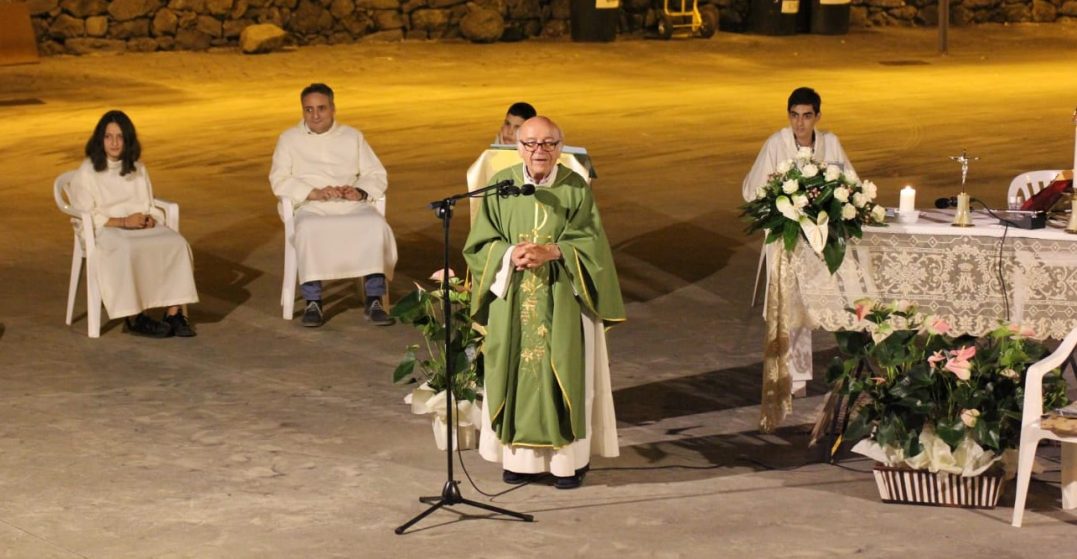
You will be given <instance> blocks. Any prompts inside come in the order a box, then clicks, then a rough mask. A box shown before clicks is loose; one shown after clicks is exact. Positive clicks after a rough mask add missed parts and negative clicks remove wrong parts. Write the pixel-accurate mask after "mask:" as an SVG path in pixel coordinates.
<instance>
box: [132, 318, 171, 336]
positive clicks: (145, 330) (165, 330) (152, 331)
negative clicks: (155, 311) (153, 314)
mask: <svg viewBox="0 0 1077 559" xmlns="http://www.w3.org/2000/svg"><path fill="white" fill-rule="evenodd" d="M123 331H124V332H127V333H130V334H134V335H136V336H145V337H147V338H167V337H169V336H171V335H172V327H171V326H169V325H168V324H165V323H164V322H158V321H156V320H154V319H152V318H150V317H148V316H146V314H145V313H138V314H136V315H135V316H134V318H131V317H130V316H129V317H127V318H125V319H123Z"/></svg>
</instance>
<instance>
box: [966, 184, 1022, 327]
mask: <svg viewBox="0 0 1077 559" xmlns="http://www.w3.org/2000/svg"><path fill="white" fill-rule="evenodd" d="M970 200H971V201H972V202H976V203H977V204H979V205H981V206H983V209H984V211H985V212H987V215H989V216H991V217H993V218H995V219H997V220H999V221H1000V222H1002V224H1003V226H1004V227H1003V229H1002V238H1001V239H1000V240H999V242H998V262H997V266H996V269H995V272H996V273H997V275H998V285H999V290H1000V291H1001V294H1002V305H1003V308H1004V309H1005V315H1004V316H1005V317H1006V322H1009V321H1010V297H1009V295H1008V292H1007V291H1006V277H1005V276H1004V275H1003V273H1002V272H1003V270H1002V250H1003V249H1004V248H1005V246H1006V235H1007V234H1008V233H1009V232H1010V226H1011V225H1013V226H1014V227H1017V224H1016V223H1014V222H1012V221H1010V220H1008V219H1005V218H1002V217H999V215H998V214H996V213H995V212H994V211H992V210H991V208H989V207H988V206H987V204H985V203H983V201H982V200H979V199H977V198H970Z"/></svg>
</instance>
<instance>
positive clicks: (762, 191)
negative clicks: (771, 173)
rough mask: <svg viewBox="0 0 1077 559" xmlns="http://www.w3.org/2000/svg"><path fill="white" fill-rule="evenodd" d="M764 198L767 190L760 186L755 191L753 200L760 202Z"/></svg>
mask: <svg viewBox="0 0 1077 559" xmlns="http://www.w3.org/2000/svg"><path fill="white" fill-rule="evenodd" d="M766 197H767V189H765V188H763V187H762V186H760V187H759V188H756V189H755V199H756V200H762V199H763V198H766Z"/></svg>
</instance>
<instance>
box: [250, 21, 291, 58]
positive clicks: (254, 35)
mask: <svg viewBox="0 0 1077 559" xmlns="http://www.w3.org/2000/svg"><path fill="white" fill-rule="evenodd" d="M287 37H288V34H287V33H285V32H284V30H283V29H281V28H280V27H277V26H276V25H273V24H272V23H259V24H257V25H251V26H248V27H247V28H246V29H244V30H243V32H242V33H240V35H239V48H240V49H241V50H242V51H243V52H244V54H259V53H265V52H273V51H275V50H279V49H280V48H281V47H283V46H284V39H285V38H287Z"/></svg>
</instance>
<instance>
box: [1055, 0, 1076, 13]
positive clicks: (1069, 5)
mask: <svg viewBox="0 0 1077 559" xmlns="http://www.w3.org/2000/svg"><path fill="white" fill-rule="evenodd" d="M1058 11H1059V13H1061V14H1062V15H1064V16H1067V17H1077V0H1069V1H1068V2H1066V3H1065V4H1062V9H1060V10H1058Z"/></svg>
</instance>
